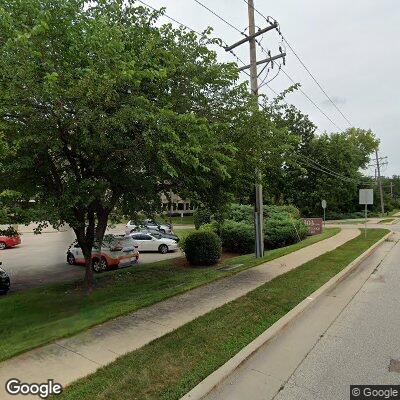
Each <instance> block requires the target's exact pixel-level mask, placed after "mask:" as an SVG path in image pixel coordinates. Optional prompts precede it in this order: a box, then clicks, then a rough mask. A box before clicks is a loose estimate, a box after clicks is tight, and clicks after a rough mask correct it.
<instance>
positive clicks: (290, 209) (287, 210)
mask: <svg viewBox="0 0 400 400" xmlns="http://www.w3.org/2000/svg"><path fill="white" fill-rule="evenodd" d="M276 214H288V215H290V216H291V217H292V218H293V219H299V218H300V211H299V209H298V208H296V207H295V206H292V205H286V206H274V205H272V206H264V215H265V217H267V218H268V217H274V215H276Z"/></svg>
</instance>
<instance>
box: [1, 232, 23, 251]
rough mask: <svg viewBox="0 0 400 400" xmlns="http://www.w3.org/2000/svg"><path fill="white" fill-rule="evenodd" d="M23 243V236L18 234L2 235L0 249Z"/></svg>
mask: <svg viewBox="0 0 400 400" xmlns="http://www.w3.org/2000/svg"><path fill="white" fill-rule="evenodd" d="M19 244H21V238H20V237H19V236H18V235H16V236H0V250H4V249H6V248H7V247H14V246H17V245H19Z"/></svg>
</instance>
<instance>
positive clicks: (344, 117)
mask: <svg viewBox="0 0 400 400" xmlns="http://www.w3.org/2000/svg"><path fill="white" fill-rule="evenodd" d="M243 1H244V2H245V3H246V4H247V5H248V6H249V2H248V1H247V0H243ZM253 9H254V11H255V12H256V13H257V14H258V15H260V16H261V17H262V18H264V19H265V20H266V21H267V22H268V23H270V21H269V18H271V17H270V16H268V18H267V17H265V15H264V14H263V13H261V12H260V11H259V10H257V9H256V8H255V7H254V6H253ZM278 32H279V34H280V35H281V37H282V40H283V41H284V42H285V43H286V44H287V45H288V47H289V49H290V50H291V52H292V53H293V54H294V56H295V57H296V58H297V60H298V61H299V62H300V64H301V65H302V66H303V68H304V69H305V70H306V71H307V73H308V74H309V75H310V77H311V79H312V80H313V81H314V82H315V83H316V84H317V86H318V87H319V88H320V90H321V91H322V93H323V94H324V95H325V96H326V98H327V99H328V101H329V102H330V103H331V104H332V105H333V106H334V107H335V109H336V110H337V111H338V112H339V114H340V115H341V116H342V117H343V119H344V120H345V121H346V122H347V123H348V124H349V126H354V125H353V124H352V123H351V122H350V120H349V119H348V118H347V117H346V115H345V114H344V113H343V111H342V110H341V109H340V108H339V107H338V106H337V104H336V103H335V102H334V101H333V100H332V99H331V97H330V96H329V95H328V93H327V92H326V90H325V89H324V88H323V86H322V85H321V84H320V83H319V82H318V80H317V78H316V77H315V76H314V75H313V73H312V72H311V71H310V69H309V68H308V67H307V65H306V64H305V63H304V61H303V60H302V59H301V58H300V56H299V55H298V53H297V52H296V51H295V50H294V48H293V46H292V45H291V44H290V43H289V42H288V40H287V39H286V38H285V36H284V35H283V34H282V33H281V32H280V30H278Z"/></svg>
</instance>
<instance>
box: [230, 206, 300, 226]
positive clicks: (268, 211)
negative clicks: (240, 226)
mask: <svg viewBox="0 0 400 400" xmlns="http://www.w3.org/2000/svg"><path fill="white" fill-rule="evenodd" d="M277 214H285V215H288V216H291V217H292V218H293V219H299V218H300V211H299V210H298V209H297V208H296V207H295V206H292V205H286V206H275V205H269V206H264V216H265V218H269V217H274V216H275V215H277ZM227 219H229V220H233V221H236V222H245V223H247V224H254V207H253V206H251V205H244V204H232V205H231V206H230V208H229V211H228V218H227Z"/></svg>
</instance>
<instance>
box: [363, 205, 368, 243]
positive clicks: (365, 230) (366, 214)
mask: <svg viewBox="0 0 400 400" xmlns="http://www.w3.org/2000/svg"><path fill="white" fill-rule="evenodd" d="M367 219H368V206H367V204H365V229H364V237H367Z"/></svg>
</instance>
